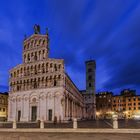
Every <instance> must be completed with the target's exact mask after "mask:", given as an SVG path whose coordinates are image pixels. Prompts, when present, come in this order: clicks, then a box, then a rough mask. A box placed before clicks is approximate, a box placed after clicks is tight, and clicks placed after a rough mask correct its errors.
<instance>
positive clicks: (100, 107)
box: [96, 92, 113, 119]
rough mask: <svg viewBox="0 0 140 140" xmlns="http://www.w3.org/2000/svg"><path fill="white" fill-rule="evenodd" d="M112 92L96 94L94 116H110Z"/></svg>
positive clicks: (104, 117)
mask: <svg viewBox="0 0 140 140" xmlns="http://www.w3.org/2000/svg"><path fill="white" fill-rule="evenodd" d="M112 97H113V93H112V92H99V93H98V94H96V117H97V118H98V119H109V118H112Z"/></svg>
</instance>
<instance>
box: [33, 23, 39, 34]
mask: <svg viewBox="0 0 140 140" xmlns="http://www.w3.org/2000/svg"><path fill="white" fill-rule="evenodd" d="M34 33H35V34H39V33H40V26H39V25H37V24H35V25H34Z"/></svg>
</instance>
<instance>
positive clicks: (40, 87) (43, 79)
mask: <svg viewBox="0 0 140 140" xmlns="http://www.w3.org/2000/svg"><path fill="white" fill-rule="evenodd" d="M48 55H49V36H48V33H46V34H45V35H44V34H41V33H40V27H39V25H35V26H34V34H33V35H32V36H30V37H29V38H25V40H24V42H23V55H22V58H23V63H22V64H20V65H18V66H16V67H14V68H13V69H11V70H10V83H9V84H10V92H9V102H8V120H9V121H13V120H17V121H26V122H28V121H37V120H44V121H53V120H54V119H55V120H57V121H65V120H70V119H72V118H75V117H76V118H79V119H81V118H83V117H84V113H85V104H84V98H83V96H82V95H81V93H80V92H79V90H78V88H77V87H76V86H75V84H74V83H73V82H72V81H71V79H70V77H69V76H68V75H67V74H66V73H65V68H64V60H63V59H53V58H49V57H48Z"/></svg>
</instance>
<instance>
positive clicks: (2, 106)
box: [0, 92, 8, 121]
mask: <svg viewBox="0 0 140 140" xmlns="http://www.w3.org/2000/svg"><path fill="white" fill-rule="evenodd" d="M7 116H8V93H6V92H5V93H0V121H6V120H7Z"/></svg>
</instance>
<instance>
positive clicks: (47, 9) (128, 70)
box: [0, 0, 140, 93]
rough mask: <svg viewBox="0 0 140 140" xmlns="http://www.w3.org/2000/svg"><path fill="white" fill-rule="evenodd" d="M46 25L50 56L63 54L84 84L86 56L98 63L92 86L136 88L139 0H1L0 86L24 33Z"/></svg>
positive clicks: (138, 79) (15, 61)
mask: <svg viewBox="0 0 140 140" xmlns="http://www.w3.org/2000/svg"><path fill="white" fill-rule="evenodd" d="M35 23H37V24H40V25H41V31H42V33H44V32H45V28H46V27H48V28H49V33H50V57H54V58H64V60H65V64H66V71H67V72H68V74H69V75H70V77H71V79H72V80H73V81H74V83H75V84H76V85H77V86H78V87H79V89H84V88H85V63H84V62H85V60H87V59H89V58H92V59H95V60H96V63H97V73H96V87H97V91H104V90H110V91H114V92H115V93H118V92H119V91H120V90H121V89H123V88H133V89H136V90H137V91H138V93H140V0H1V5H0V91H5V90H7V89H8V71H9V69H11V68H12V67H14V66H16V65H17V64H19V63H21V62H22V60H21V58H22V45H23V38H24V34H27V36H30V35H31V34H32V33H33V25H34V24H35Z"/></svg>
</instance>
